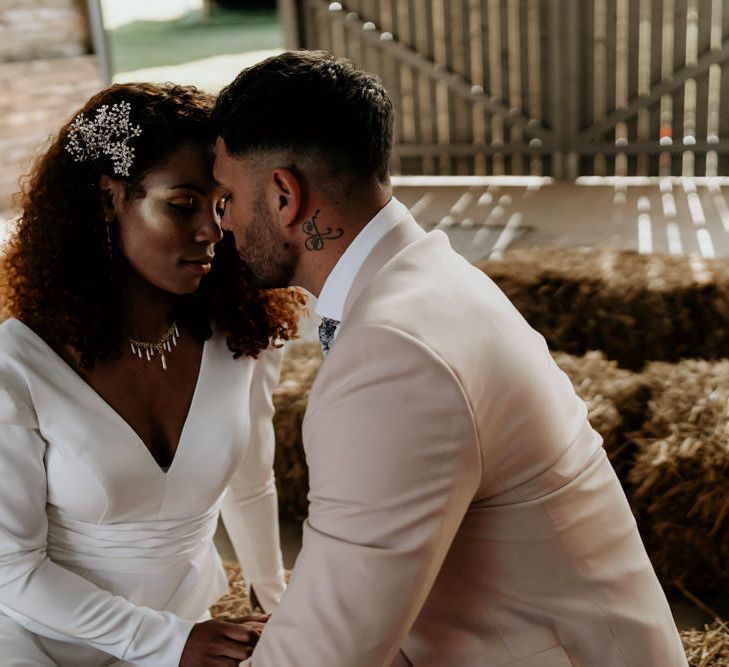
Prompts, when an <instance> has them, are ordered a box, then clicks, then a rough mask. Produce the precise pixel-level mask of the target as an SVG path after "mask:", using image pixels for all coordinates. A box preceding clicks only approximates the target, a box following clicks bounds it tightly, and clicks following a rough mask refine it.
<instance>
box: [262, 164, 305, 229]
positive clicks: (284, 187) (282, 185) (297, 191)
mask: <svg viewBox="0 0 729 667" xmlns="http://www.w3.org/2000/svg"><path fill="white" fill-rule="evenodd" d="M268 190H269V204H270V206H271V210H272V211H273V212H274V216H276V218H277V220H278V223H279V225H280V226H281V227H282V228H286V227H291V225H293V224H294V223H295V222H296V221H297V220H298V217H299V212H300V211H301V206H302V183H301V181H300V180H299V178H298V177H297V176H296V174H295V173H294V172H293V171H291V170H290V169H286V168H285V167H276V169H274V170H273V171H272V172H271V177H270V180H269V188H268Z"/></svg>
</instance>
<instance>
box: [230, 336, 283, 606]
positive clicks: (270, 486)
mask: <svg viewBox="0 0 729 667" xmlns="http://www.w3.org/2000/svg"><path fill="white" fill-rule="evenodd" d="M282 359H283V349H269V350H265V351H264V352H263V353H262V354H261V356H260V358H259V360H258V361H257V363H256V367H255V370H254V372H253V378H252V380H251V393H250V423H251V431H250V440H249V442H248V443H247V446H246V451H245V453H244V454H243V456H242V457H241V460H240V463H239V465H238V467H237V469H236V472H235V475H234V477H233V479H232V480H231V483H230V485H229V487H228V492H227V494H226V497H225V499H224V501H223V505H222V516H223V521H224V523H225V527H226V529H227V531H228V535H229V536H230V540H231V542H232V543H233V547H234V549H235V553H236V556H237V557H238V560H239V562H240V564H241V568H242V570H243V576H244V577H245V579H246V582H247V585H248V587H249V592H250V588H251V587H252V588H253V589H254V591H255V594H256V597H257V598H258V601H259V602H260V603H261V606H262V607H263V608H264V610H265V611H267V612H271V611H274V610H275V609H276V607H277V606H278V603H279V602H280V601H281V596H282V595H283V592H284V590H285V588H286V582H285V579H284V569H283V560H282V557H281V546H280V537H279V525H278V497H277V495H276V485H275V483H274V476H273V457H274V450H275V435H274V430H273V421H272V420H273V413H274V407H273V400H272V393H273V390H274V389H275V387H276V385H277V384H278V380H279V375H280V372H281V361H282Z"/></svg>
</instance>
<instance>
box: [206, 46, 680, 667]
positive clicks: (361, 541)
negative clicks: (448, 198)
mask: <svg viewBox="0 0 729 667" xmlns="http://www.w3.org/2000/svg"><path fill="white" fill-rule="evenodd" d="M216 118H217V123H218V133H219V137H218V144H217V156H216V159H215V177H216V179H217V180H218V181H219V182H220V184H221V187H222V188H223V190H224V192H225V195H224V199H223V202H224V205H225V209H224V214H223V227H224V228H225V229H227V230H231V231H233V232H234V234H235V237H236V242H237V246H238V249H239V252H240V255H241V258H242V259H243V260H244V261H245V263H246V264H247V265H248V268H249V270H250V272H251V275H252V276H253V277H254V279H255V280H256V281H257V282H258V284H259V285H260V286H262V287H284V286H287V285H300V286H302V287H305V288H306V289H307V290H308V291H309V292H311V293H312V294H314V295H315V296H317V297H318V304H317V311H318V313H319V314H320V315H321V316H322V317H323V320H322V326H321V328H320V337H321V342H322V346H323V349H324V351H325V353H326V354H327V357H326V360H325V362H324V364H323V365H322V367H321V370H320V373H319V376H318V378H317V380H316V383H315V384H314V386H313V388H312V391H311V396H310V399H309V405H308V411H307V416H306V419H305V422H304V446H305V449H306V456H307V462H308V465H309V474H310V488H311V491H310V494H309V500H310V507H309V517H308V519H307V521H306V522H305V524H304V535H303V547H302V550H301V554H300V555H299V558H298V560H297V562H296V567H295V570H294V575H293V579H292V581H291V584H290V585H289V589H288V591H287V592H286V594H285V596H284V599H283V601H282V603H281V605H280V607H279V608H278V610H277V611H276V613H275V615H274V616H273V618H272V619H271V620H270V621H269V623H268V626H267V627H266V629H265V631H264V632H263V635H262V637H261V640H260V642H259V644H258V646H257V648H256V649H255V651H254V653H253V656H252V658H251V659H250V660H249V661H246V662H244V663H242V664H243V665H252V667H387V666H389V665H398V666H401V665H402V666H405V665H414V666H415V667H425V666H427V667H499V666H501V665H511V666H514V667H516V666H519V667H569V666H570V665H584V666H586V667H617V666H623V665H625V666H627V665H632V666H638V665H640V667H684V666H685V665H686V664H687V663H686V659H685V657H684V654H683V651H682V648H681V643H680V640H679V637H678V633H677V631H676V628H675V626H674V623H673V620H672V618H671V613H670V610H669V608H668V604H667V603H666V599H665V596H664V594H663V591H662V590H661V587H660V585H659V583H658V581H657V579H656V576H655V574H654V572H653V569H652V567H651V564H650V562H649V560H648V557H647V556H646V552H645V550H644V547H643V544H642V543H641V540H640V537H639V535H638V532H637V529H636V526H635V522H634V520H633V517H632V515H631V513H630V509H629V508H628V504H627V502H626V499H625V496H624V494H623V491H622V490H621V487H620V485H619V483H618V481H617V478H616V477H615V474H614V473H613V470H612V468H611V466H610V464H609V463H608V461H607V458H606V456H605V453H604V451H603V449H602V447H601V441H600V437H599V436H598V435H597V433H595V431H593V430H592V429H591V428H590V425H589V423H588V421H587V410H586V408H585V405H584V404H583V403H582V401H581V400H579V399H578V398H577V396H576V395H575V393H574V391H573V389H572V386H571V384H570V382H569V380H568V379H567V377H566V376H565V375H564V373H562V372H561V371H560V370H559V368H558V367H557V366H556V365H555V363H554V362H553V361H552V358H551V356H550V354H549V352H548V350H547V347H546V345H545V343H544V340H543V339H542V337H541V336H540V335H539V334H538V333H536V332H535V331H533V330H532V329H531V328H530V327H529V326H528V325H527V323H526V322H525V321H524V320H523V319H522V317H521V316H520V315H519V313H518V312H517V311H516V310H515V309H514V307H513V306H512V305H511V303H510V302H509V301H508V300H507V299H506V297H505V296H504V295H503V294H502V293H501V292H500V291H499V289H498V288H497V287H496V286H495V285H494V283H493V282H492V281H491V280H489V278H487V277H486V276H485V275H484V274H483V273H481V272H480V271H478V270H477V269H475V268H473V267H472V266H470V265H469V264H468V263H467V262H466V261H465V260H464V259H463V258H462V257H461V256H459V255H458V254H457V253H455V252H454V251H453V250H452V249H451V247H450V245H449V243H448V239H447V237H446V236H445V235H444V234H442V233H441V232H437V231H436V232H431V233H429V234H426V233H425V232H424V231H423V230H422V229H421V228H420V227H419V226H418V224H417V223H416V222H415V220H413V218H412V217H411V216H410V214H409V212H408V210H407V208H405V206H403V205H402V204H401V203H400V202H398V201H397V200H396V199H395V198H394V197H393V196H392V188H391V186H390V180H389V172H388V159H389V154H390V148H391V144H392V125H393V109H392V104H391V102H390V99H389V98H388V95H387V93H386V91H385V90H384V88H383V87H382V85H381V84H380V82H379V81H378V80H377V78H376V77H374V76H372V75H370V74H366V73H364V72H362V71H359V70H357V69H355V68H354V67H353V66H352V64H351V63H349V62H348V61H346V60H340V59H336V58H334V57H333V56H331V55H329V54H326V53H324V52H316V51H309V52H289V53H284V54H282V55H280V56H276V57H273V58H269V59H268V60H266V61H264V62H262V63H260V64H258V65H255V66H253V67H251V68H249V69H247V70H244V71H243V72H241V74H240V75H239V76H238V77H237V78H236V80H235V81H234V82H233V83H232V84H231V85H230V86H228V87H227V88H226V89H225V90H223V92H222V93H221V95H220V98H219V100H218V104H217V108H216Z"/></svg>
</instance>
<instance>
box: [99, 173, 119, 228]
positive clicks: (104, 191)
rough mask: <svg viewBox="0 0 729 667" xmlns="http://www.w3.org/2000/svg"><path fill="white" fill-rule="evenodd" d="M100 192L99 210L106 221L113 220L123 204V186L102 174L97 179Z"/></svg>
mask: <svg viewBox="0 0 729 667" xmlns="http://www.w3.org/2000/svg"><path fill="white" fill-rule="evenodd" d="M99 191H100V192H101V202H100V204H101V208H102V211H103V213H104V217H105V218H106V219H107V220H113V219H114V218H116V217H117V214H118V213H119V211H120V210H121V206H122V204H123V202H124V186H123V185H122V184H121V182H120V181H118V180H116V179H114V178H112V177H111V176H107V175H106V174H102V175H101V176H100V178H99Z"/></svg>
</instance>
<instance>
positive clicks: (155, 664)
mask: <svg viewBox="0 0 729 667" xmlns="http://www.w3.org/2000/svg"><path fill="white" fill-rule="evenodd" d="M0 380H3V385H5V386H0V480H2V483H0V605H1V606H2V607H3V608H4V609H5V611H6V613H8V614H10V615H11V616H12V617H13V618H14V619H15V620H16V621H18V622H20V623H21V624H24V625H26V624H27V625H28V626H29V627H30V628H31V629H32V631H33V632H36V633H39V634H42V635H45V636H48V637H51V638H55V639H67V640H70V641H74V642H76V643H84V644H87V645H89V646H92V647H94V648H97V649H99V650H101V651H105V652H107V653H109V654H111V655H113V656H115V657H117V658H119V659H121V660H125V661H128V662H130V663H133V664H135V665H139V666H140V667H163V666H164V667H167V666H171V667H173V666H175V665H177V664H178V663H179V659H180V655H181V653H182V649H183V647H184V645H185V642H186V641H187V637H188V635H189V633H190V629H191V628H192V625H193V623H192V622H190V621H186V620H183V619H181V618H179V617H177V616H175V615H174V614H171V613H168V612H160V611H156V610H153V609H150V608H147V607H140V606H136V605H134V604H132V603H130V602H129V601H127V600H126V599H124V598H122V597H120V596H115V595H112V594H111V593H110V592H108V591H105V590H103V589H101V588H99V587H98V586H96V585H95V584H93V583H92V582H90V581H88V580H87V579H84V578H83V577H81V576H79V575H77V574H75V573H74V572H71V571H70V570H68V569H65V568H63V567H61V566H60V565H58V564H56V563H54V562H52V561H51V560H50V559H49V558H48V556H47V554H46V535H47V528H48V523H47V517H46V495H47V491H46V489H47V486H46V470H45V466H44V455H45V452H46V442H45V441H44V440H43V438H42V437H41V435H40V433H39V430H38V424H37V419H36V416H35V413H34V410H33V409H32V407H31V406H30V402H29V399H28V398H26V400H21V399H19V398H18V395H17V393H13V392H11V390H10V389H9V388H8V386H7V384H8V383H7V382H5V381H4V379H3V378H2V377H0Z"/></svg>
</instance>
